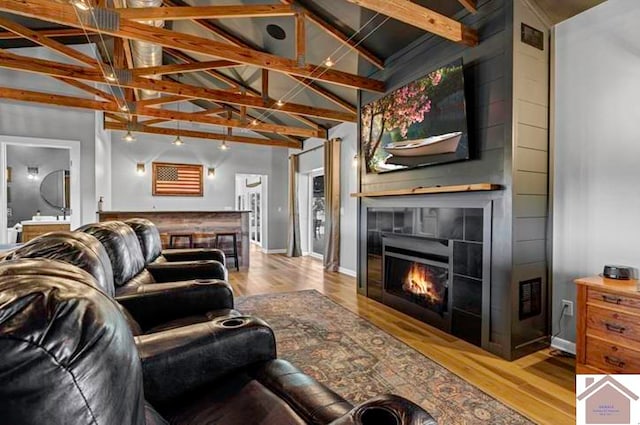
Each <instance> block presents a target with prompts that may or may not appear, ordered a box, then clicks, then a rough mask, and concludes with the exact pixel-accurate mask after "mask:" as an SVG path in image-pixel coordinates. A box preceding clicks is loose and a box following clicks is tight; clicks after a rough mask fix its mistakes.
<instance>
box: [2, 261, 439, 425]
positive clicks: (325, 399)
mask: <svg viewBox="0 0 640 425" xmlns="http://www.w3.org/2000/svg"><path fill="white" fill-rule="evenodd" d="M92 280H93V278H92V277H91V276H90V275H89V274H88V273H86V272H84V271H82V270H80V269H78V268H75V267H72V266H70V265H68V264H66V263H60V262H56V261H52V260H43V259H39V260H14V261H6V262H4V263H2V264H1V265H0V412H2V421H3V423H7V424H16V425H17V424H20V425H42V424H47V425H69V424H74V425H169V424H171V425H205V424H206V425H208V424H216V425H241V424H242V425H245V424H246V425H303V424H314V425H328V424H332V425H427V424H434V423H435V422H434V421H433V419H432V418H431V417H430V416H429V415H428V414H427V413H426V412H425V411H424V410H422V409H421V408H420V407H418V406H416V405H415V404H413V403H411V402H409V401H407V400H405V399H402V398H399V397H395V396H382V397H379V398H377V399H373V400H371V401H369V402H366V403H363V404H361V405H359V406H357V407H355V408H352V406H351V405H350V404H349V403H348V402H346V401H345V400H344V399H342V398H341V397H340V396H338V395H337V394H335V393H334V392H333V391H331V390H330V389H328V388H327V387H325V386H324V385H322V384H319V383H318V382H316V381H315V380H313V379H312V378H310V377H309V376H307V375H305V374H303V373H302V372H301V371H299V370H298V369H296V368H295V367H294V366H293V365H291V364H290V363H288V362H286V361H283V360H277V359H276V358H275V357H276V351H275V341H274V338H273V333H272V331H271V329H270V328H269V327H268V326H267V325H266V324H265V323H264V322H262V321H261V320H259V319H255V318H247V317H243V318H221V319H219V320H217V321H215V322H211V323H207V324H198V325H194V326H192V327H189V328H180V329H176V330H171V331H165V332H160V333H157V334H155V335H148V336H143V337H137V338H136V340H137V341H136V342H135V343H134V337H133V336H132V335H131V332H130V331H129V328H128V326H127V323H126V321H125V320H124V317H123V316H122V315H121V314H120V311H119V309H118V306H117V304H116V303H115V302H114V301H113V300H111V299H110V298H109V297H107V296H106V295H105V294H104V293H102V292H100V291H99V290H97V289H96V288H94V286H93V285H95V283H94V282H92ZM136 348H137V349H136ZM116 365H117V366H116ZM152 405H155V408H156V409H158V410H156V409H154V407H152Z"/></svg>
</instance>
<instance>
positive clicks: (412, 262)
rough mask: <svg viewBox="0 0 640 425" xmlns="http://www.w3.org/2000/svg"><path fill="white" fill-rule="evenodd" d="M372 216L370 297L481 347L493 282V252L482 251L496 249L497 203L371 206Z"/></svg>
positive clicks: (369, 215) (369, 231)
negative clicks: (494, 208) (493, 245)
mask: <svg viewBox="0 0 640 425" xmlns="http://www.w3.org/2000/svg"><path fill="white" fill-rule="evenodd" d="M366 215H367V220H366V226H367V251H366V253H367V267H366V269H367V275H366V285H367V295H368V296H369V297H370V298H373V299H375V300H377V301H380V302H382V303H384V304H387V305H389V306H391V307H393V308H395V309H397V310H400V311H403V312H405V313H407V314H409V315H411V316H414V317H416V318H418V319H420V320H423V321H424V322H426V323H429V324H431V325H433V326H435V327H438V328H440V329H442V330H444V331H446V332H449V333H451V334H453V335H455V336H457V337H459V338H462V339H465V340H467V341H469V342H471V343H473V344H475V345H482V335H483V323H484V322H488V317H484V316H483V311H484V312H486V311H487V308H488V305H487V306H486V307H485V308H483V300H485V299H486V298H487V296H483V294H484V293H487V294H488V293H489V288H485V286H488V285H490V279H489V271H490V256H489V255H486V256H485V255H484V254H483V253H484V252H490V251H491V246H490V237H488V238H485V222H486V223H487V227H488V229H486V230H488V231H487V233H488V236H489V235H490V228H491V219H490V217H491V204H490V203H489V204H486V205H484V206H482V207H470V208H465V207H450V206H448V207H377V206H371V207H368V208H367V209H366ZM485 215H486V216H487V218H486V219H485ZM485 239H486V240H487V243H485ZM485 245H486V246H485ZM485 328H486V327H485ZM485 332H486V330H485Z"/></svg>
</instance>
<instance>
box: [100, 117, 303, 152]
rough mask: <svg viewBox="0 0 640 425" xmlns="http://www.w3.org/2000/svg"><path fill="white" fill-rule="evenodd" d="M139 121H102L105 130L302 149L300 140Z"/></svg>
mask: <svg viewBox="0 0 640 425" xmlns="http://www.w3.org/2000/svg"><path fill="white" fill-rule="evenodd" d="M144 124H145V123H139V124H137V125H127V124H124V123H116V122H109V121H106V122H105V123H104V126H105V129H106V130H120V131H129V130H131V131H134V132H136V133H148V134H160V135H165V136H178V135H179V136H181V137H193V138H195V139H208V140H219V141H226V142H234V143H248V144H252V145H259V146H277V147H283V148H293V149H302V142H297V141H287V140H275V139H258V138H257V137H244V136H233V135H231V136H229V135H226V134H219V133H209V132H205V131H194V130H183V129H181V130H180V131H178V130H177V129H175V128H163V127H149V126H148V125H144Z"/></svg>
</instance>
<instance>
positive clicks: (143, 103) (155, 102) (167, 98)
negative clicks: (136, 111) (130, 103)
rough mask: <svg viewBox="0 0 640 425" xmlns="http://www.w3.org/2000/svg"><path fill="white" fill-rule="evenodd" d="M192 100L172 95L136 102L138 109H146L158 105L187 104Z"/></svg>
mask: <svg viewBox="0 0 640 425" xmlns="http://www.w3.org/2000/svg"><path fill="white" fill-rule="evenodd" d="M192 99H193V98H192V97H185V96H175V95H171V96H162V97H157V98H155V99H144V100H139V101H137V102H136V105H137V106H138V107H144V108H146V107H148V106H158V105H166V104H168V103H176V102H185V101H187V100H192Z"/></svg>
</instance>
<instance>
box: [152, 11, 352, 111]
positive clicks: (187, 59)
mask: <svg viewBox="0 0 640 425" xmlns="http://www.w3.org/2000/svg"><path fill="white" fill-rule="evenodd" d="M164 3H165V4H173V5H180V4H184V3H180V2H179V0H164ZM296 7H297V8H299V9H300V8H301V6H300V5H296ZM303 10H304V9H303ZM305 13H309V12H308V11H306V12H305ZM193 22H194V23H196V24H199V22H198V21H193ZM202 22H205V23H207V26H205V27H203V28H205V29H208V30H209V31H210V32H211V33H212V34H216V35H218V33H217V32H216V31H224V30H222V29H221V28H220V27H218V26H216V25H215V24H212V23H209V22H208V21H202ZM227 34H228V33H227ZM227 41H229V42H230V43H231V44H234V45H236V46H240V47H246V48H251V46H249V45H248V44H247V43H245V42H244V41H242V40H240V39H239V38H237V37H235V36H233V35H231V37H230V38H228V39H227ZM165 52H166V53H169V54H170V55H172V56H173V57H175V58H178V59H180V60H183V61H185V62H194V61H195V59H193V58H192V57H190V56H189V55H187V54H185V53H183V52H180V51H178V50H174V49H165ZM207 73H209V75H211V76H212V77H214V78H216V79H218V80H220V81H223V82H225V83H226V84H229V85H231V86H235V87H242V88H244V89H246V90H247V93H249V94H255V95H256V96H260V95H262V97H263V98H264V93H265V90H264V83H263V90H262V93H261V92H258V91H257V90H255V89H253V88H252V87H251V86H249V85H247V84H243V83H241V82H238V81H236V80H234V79H232V78H230V77H228V76H226V75H225V74H222V73H220V72H217V71H214V70H211V71H207ZM268 73H269V70H268V69H266V68H262V77H263V78H264V77H265V75H266V76H267V79H268V78H269V77H268ZM288 77H290V78H292V79H294V80H297V81H298V82H302V83H303V84H305V85H306V86H307V88H309V89H310V90H311V91H314V92H316V93H317V94H319V95H320V96H322V97H324V98H325V99H328V100H330V101H331V102H333V103H335V104H336V105H338V106H340V107H341V108H343V109H346V110H347V111H349V112H351V113H353V114H355V113H356V107H355V106H353V105H352V104H350V103H349V102H347V101H346V100H344V99H342V98H340V97H339V96H337V95H335V94H333V93H332V92H330V91H329V90H326V89H325V88H324V87H321V86H319V85H317V84H315V83H313V82H312V81H311V80H307V79H303V78H302V77H297V76H295V75H288ZM304 81H307V83H304ZM267 84H268V82H267ZM267 91H268V90H267ZM265 100H268V97H267V98H266V99H265Z"/></svg>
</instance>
